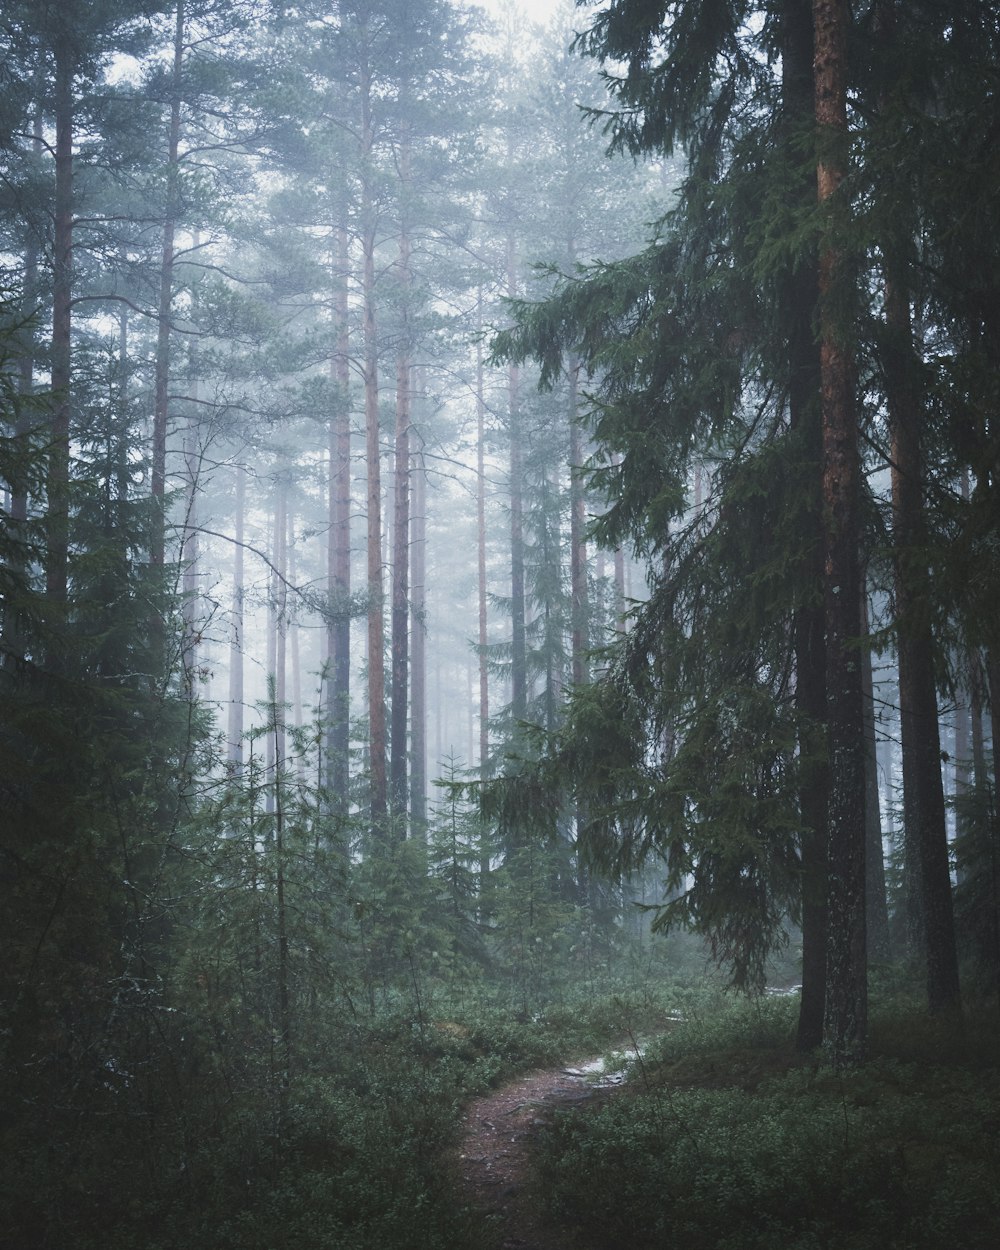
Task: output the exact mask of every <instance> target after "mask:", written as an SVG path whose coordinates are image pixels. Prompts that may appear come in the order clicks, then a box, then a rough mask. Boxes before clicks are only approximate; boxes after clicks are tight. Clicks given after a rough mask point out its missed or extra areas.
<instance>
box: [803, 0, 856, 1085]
mask: <svg viewBox="0 0 1000 1250" xmlns="http://www.w3.org/2000/svg"><path fill="white" fill-rule="evenodd" d="M849 21H850V16H849V7H848V4H847V2H846V0H813V34H814V41H815V42H814V49H815V59H814V67H815V87H816V122H817V126H818V130H819V136H818V141H819V145H820V148H819V159H818V162H817V169H816V175H817V177H816V181H817V194H818V199H819V203H820V206H821V208H823V209H825V211H826V212H827V213H828V214H829V220H830V223H831V224H830V226H829V227H828V228H827V230H826V231H825V236H824V238H823V240H822V243H821V251H820V257H819V297H820V305H819V308H820V317H819V332H820V340H819V341H820V379H821V412H822V432H823V442H822V481H823V522H824V612H825V621H826V703H827V732H828V734H829V758H830V790H829V796H828V806H827V829H828V841H827V852H828V856H829V872H830V889H829V913H828V924H829V931H828V940H827V986H826V1018H825V1021H824V1040H825V1042H826V1043H827V1045H828V1047H829V1049H830V1054H831V1057H832V1059H833V1062H834V1064H835V1065H837V1066H844V1065H847V1064H851V1063H857V1062H860V1061H861V1060H862V1059H863V1058H864V1056H865V1051H866V1048H867V1038H868V982H867V964H866V937H865V810H864V809H865V803H864V794H865V791H864V784H865V778H864V772H865V770H864V710H863V702H862V694H861V664H860V660H859V657H858V654H857V650H856V644H857V640H858V638H859V637H860V634H861V619H860V606H861V598H860V595H861V587H860V577H859V552H858V544H859V536H860V507H859V497H860V477H861V470H860V457H859V454H858V431H857V418H856V413H855V397H854V360H853V353H852V350H851V347H850V340H851V333H852V331H851V328H850V327H849V326H847V325H845V324H844V321H843V317H842V315H840V316H838V310H839V309H842V308H844V307H845V306H848V307H849V306H850V300H849V298H847V296H848V293H849V290H850V283H851V281H852V277H851V273H850V266H849V264H848V258H847V257H846V256H845V255H844V254H843V252H842V251H841V250H840V249H841V247H842V242H841V241H840V238H839V234H840V232H839V230H838V229H837V228H836V224H835V223H836V220H837V218H838V216H839V217H843V216H844V214H845V212H846V206H845V205H844V204H843V203H841V202H840V198H841V197H840V196H839V195H838V192H839V191H840V187H841V183H842V182H843V179H844V176H845V174H846V171H847V141H848V131H847V30H848V24H849Z"/></svg>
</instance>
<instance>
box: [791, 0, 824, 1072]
mask: <svg viewBox="0 0 1000 1250" xmlns="http://www.w3.org/2000/svg"><path fill="white" fill-rule="evenodd" d="M782 32H783V42H782V102H783V109H784V116H785V128H786V135H785V142H786V144H787V145H789V148H790V150H794V149H793V147H792V145H794V143H795V142H796V141H797V139H798V137H799V136H798V132H799V130H800V128H801V127H802V125H803V123H804V122H806V121H808V122H809V124H810V125H811V123H812V116H813V110H814V107H815V105H814V96H815V84H814V79H813V29H812V14H811V11H810V7H809V0H786V3H785V5H784V9H783V13H782ZM798 194H799V195H800V196H801V202H802V205H803V207H805V206H806V205H809V206H811V204H812V201H813V198H814V196H815V188H814V186H813V184H812V180H811V178H810V176H809V174H808V171H803V175H802V179H801V184H800V185H799V187H798ZM818 283H819V278H818V274H817V267H816V259H815V257H813V256H810V257H808V258H805V259H803V260H802V262H801V263H800V264H799V265H798V267H797V268H796V269H795V270H794V271H793V272H791V273H789V274H787V275H786V278H785V284H784V285H785V290H784V298H783V303H784V313H785V320H786V325H787V335H788V416H789V425H790V429H791V433H792V436H793V438H794V439H796V440H797V443H798V456H799V463H798V466H797V472H798V473H799V475H800V478H801V479H802V482H803V484H804V486H805V491H804V494H805V499H806V502H805V505H804V508H803V518H802V524H803V526H804V528H805V530H806V532H807V534H808V536H809V543H808V550H807V554H806V556H805V558H804V560H803V561H802V564H801V567H800V568H799V570H798V576H799V580H800V590H799V594H800V600H799V603H798V606H797V607H796V609H795V614H794V622H793V638H794V648H795V701H796V709H797V712H798V718H799V761H800V770H801V780H800V784H799V812H800V816H801V821H802V835H801V846H800V856H801V866H802V915H801V920H802V995H801V998H800V1001H799V1020H798V1028H797V1034H796V1045H797V1047H798V1049H799V1050H800V1051H809V1050H813V1049H815V1048H816V1047H817V1046H819V1045H820V1043H821V1042H822V1040H823V1014H824V1010H825V1003H826V943H827V854H826V822H827V791H828V786H829V768H828V761H827V756H826V741H825V735H824V730H823V725H824V722H825V720H826V642H825V636H824V620H823V606H822V596H823V590H822V587H823V522H822V483H821V479H820V462H821V459H822V431H821V426H820V359H819V348H818V345H817V343H816V340H815V337H814V335H813V330H812V323H813V317H814V315H815V309H816V304H817V300H818V298H819V294H818Z"/></svg>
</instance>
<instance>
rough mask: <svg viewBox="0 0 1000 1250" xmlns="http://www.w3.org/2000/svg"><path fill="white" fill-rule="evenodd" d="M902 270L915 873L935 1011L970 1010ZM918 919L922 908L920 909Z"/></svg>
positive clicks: (901, 482)
mask: <svg viewBox="0 0 1000 1250" xmlns="http://www.w3.org/2000/svg"><path fill="white" fill-rule="evenodd" d="M901 272H902V268H901V266H900V265H899V264H898V262H897V261H895V259H894V258H890V257H889V256H887V258H886V279H885V309H886V350H885V377H886V401H887V407H888V410H889V425H890V432H891V440H892V513H893V546H894V548H895V565H896V568H895V575H896V587H895V588H896V646H897V654H898V660H899V708H900V736H901V739H902V744H903V809H904V814H905V815H904V836H905V839H906V847H907V852H908V853H907V857H906V858H907V867H908V868H910V869H911V871H912V869H913V868H914V867H916V871H917V875H918V880H919V911H918V915H917V916H913V915H912V912H911V919H913V920H917V921H918V923H919V929H918V933H919V937H920V941H919V946H918V949H922V951H923V954H924V957H925V959H926V968H927V998H928V1004H929V1006H930V1009H931V1011H934V1012H940V1011H955V1010H960V1008H961V996H960V992H959V981H958V953H957V949H956V944H955V924H954V915H953V909H952V898H951V876H950V870H949V863H948V831H947V822H946V817H945V805H944V783H943V780H942V777H941V740H940V731H939V727H938V707H937V691H936V688H935V682H934V638H933V633H932V625H931V619H930V606H929V596H930V587H929V584H928V581H929V575H928V570H927V565H926V562H925V559H924V557H923V555H922V554H921V553H922V552H923V551H924V550H925V548H926V534H925V527H924V519H923V509H924V489H923V483H924V475H923V452H922V448H921V443H920V425H921V421H922V413H921V412H920V408H919V401H918V399H917V395H916V389H915V387H914V386H913V384H912V381H911V378H912V361H913V355H914V353H913V335H912V328H911V323H910V309H909V301H908V299H907V297H906V294H905V290H904V285H903V283H902V281H901V280H900V276H899V275H900V273H901ZM913 910H914V911H916V910H917V909H916V908H914V909H913Z"/></svg>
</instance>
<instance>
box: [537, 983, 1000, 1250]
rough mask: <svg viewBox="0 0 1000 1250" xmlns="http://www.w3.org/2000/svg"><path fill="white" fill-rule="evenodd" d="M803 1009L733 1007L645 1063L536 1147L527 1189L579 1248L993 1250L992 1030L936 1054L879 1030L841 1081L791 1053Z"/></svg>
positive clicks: (880, 1024) (937, 1030)
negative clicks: (616, 1090)
mask: <svg viewBox="0 0 1000 1250" xmlns="http://www.w3.org/2000/svg"><path fill="white" fill-rule="evenodd" d="M796 1010H797V1003H796V1002H795V1001H794V1000H787V999H773V1000H770V999H765V1000H762V1001H759V1002H750V1003H747V1002H743V1003H737V1002H728V1003H726V1004H725V1005H724V1006H723V1007H722V1008H721V1009H720V1010H718V1011H713V1012H709V1013H705V1014H701V1015H699V1014H692V1015H689V1017H688V1018H687V1020H686V1021H685V1022H684V1023H681V1024H678V1025H677V1026H676V1027H674V1028H673V1029H672V1030H671V1031H670V1032H669V1033H666V1034H665V1035H663V1036H662V1037H661V1038H660V1039H659V1040H658V1041H657V1042H656V1043H655V1044H653V1045H652V1046H650V1047H648V1048H647V1050H646V1053H645V1055H644V1057H643V1059H642V1062H641V1065H640V1067H639V1070H638V1071H637V1072H636V1073H634V1076H633V1081H632V1083H631V1086H630V1088H629V1089H628V1090H627V1091H625V1092H624V1093H622V1094H621V1095H619V1096H617V1097H615V1098H614V1099H612V1100H610V1101H608V1102H606V1103H605V1104H603V1105H601V1106H600V1107H598V1108H596V1109H595V1110H594V1111H593V1112H591V1113H588V1114H565V1115H561V1116H559V1117H557V1118H556V1120H555V1121H554V1123H553V1124H552V1125H551V1126H550V1127H549V1128H548V1129H547V1130H545V1131H544V1132H543V1134H542V1135H541V1138H540V1141H539V1146H538V1184H539V1192H540V1194H544V1195H545V1201H546V1202H547V1205H548V1209H549V1213H550V1215H552V1216H553V1217H554V1218H558V1220H559V1221H560V1222H561V1223H564V1224H565V1223H570V1224H573V1225H575V1226H577V1227H578V1228H579V1229H580V1230H581V1231H580V1244H581V1246H583V1245H594V1246H599V1247H606V1246H611V1245H619V1244H622V1245H624V1244H628V1245H630V1246H632V1247H635V1248H636V1250H642V1248H643V1247H654V1246H656V1247H662V1246H666V1245H678V1246H684V1247H685V1250H773V1248H774V1247H781V1248H782V1250H820V1248H822V1250H925V1248H926V1250H939V1248H940V1247H941V1246H946V1245H947V1246H952V1247H961V1248H962V1250H979V1248H980V1247H981V1248H982V1250H986V1248H987V1247H991V1248H992V1247H993V1246H995V1245H997V1244H1000V1145H998V1141H997V1127H998V1126H1000V1074H998V1069H997V1051H996V1041H995V1039H996V1026H997V1022H996V1018H995V1013H994V1014H993V1016H992V1017H989V1016H986V1017H977V1018H975V1019H973V1020H971V1021H970V1022H969V1024H968V1027H967V1029H966V1030H965V1033H964V1035H963V1036H960V1037H958V1038H956V1037H955V1035H954V1033H951V1034H949V1035H948V1036H947V1037H946V1036H944V1034H943V1032H942V1028H943V1026H941V1025H940V1024H938V1023H936V1022H934V1021H929V1020H928V1019H927V1018H926V1016H925V1015H923V1014H922V1013H920V1012H918V1011H916V1010H913V1009H904V1008H903V1006H902V1005H901V1004H900V1003H899V1002H898V1001H897V1002H895V1003H894V1004H893V1006H892V1010H891V1011H889V1012H884V1013H882V1014H876V1017H875V1019H874V1020H873V1028H872V1038H873V1052H874V1053H873V1057H872V1059H871V1061H870V1062H869V1063H868V1064H867V1065H866V1066H864V1067H863V1068H861V1069H859V1070H857V1071H856V1072H852V1073H850V1074H846V1075H839V1074H835V1073H834V1072H833V1071H832V1070H831V1069H829V1068H828V1067H826V1066H824V1065H822V1064H820V1063H818V1062H816V1061H815V1060H812V1061H806V1060H803V1059H802V1058H800V1057H798V1056H796V1055H795V1054H794V1050H793V1037H794V1025H795V1013H796Z"/></svg>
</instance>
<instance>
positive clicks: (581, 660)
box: [568, 359, 590, 686]
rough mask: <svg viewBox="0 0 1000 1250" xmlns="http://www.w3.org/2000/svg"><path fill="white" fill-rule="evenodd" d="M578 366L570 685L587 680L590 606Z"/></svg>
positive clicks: (572, 427) (573, 395)
mask: <svg viewBox="0 0 1000 1250" xmlns="http://www.w3.org/2000/svg"><path fill="white" fill-rule="evenodd" d="M578 385H579V364H578V362H577V361H576V360H575V359H571V360H570V362H569V399H568V406H569V414H568V415H569V459H570V598H571V603H572V607H571V617H572V620H571V631H570V633H571V638H570V646H571V652H572V671H573V684H574V685H577V686H582V685H584V684H585V683H586V682H587V681H589V680H590V670H589V662H588V659H587V653H588V651H589V650H590V637H589V616H590V605H589V601H588V600H589V596H588V593H587V542H586V538H585V533H586V527H587V505H586V499H585V496H584V487H583V477H582V470H583V438H582V435H581V431H580V423H579V420H578V416H577V389H578Z"/></svg>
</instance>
